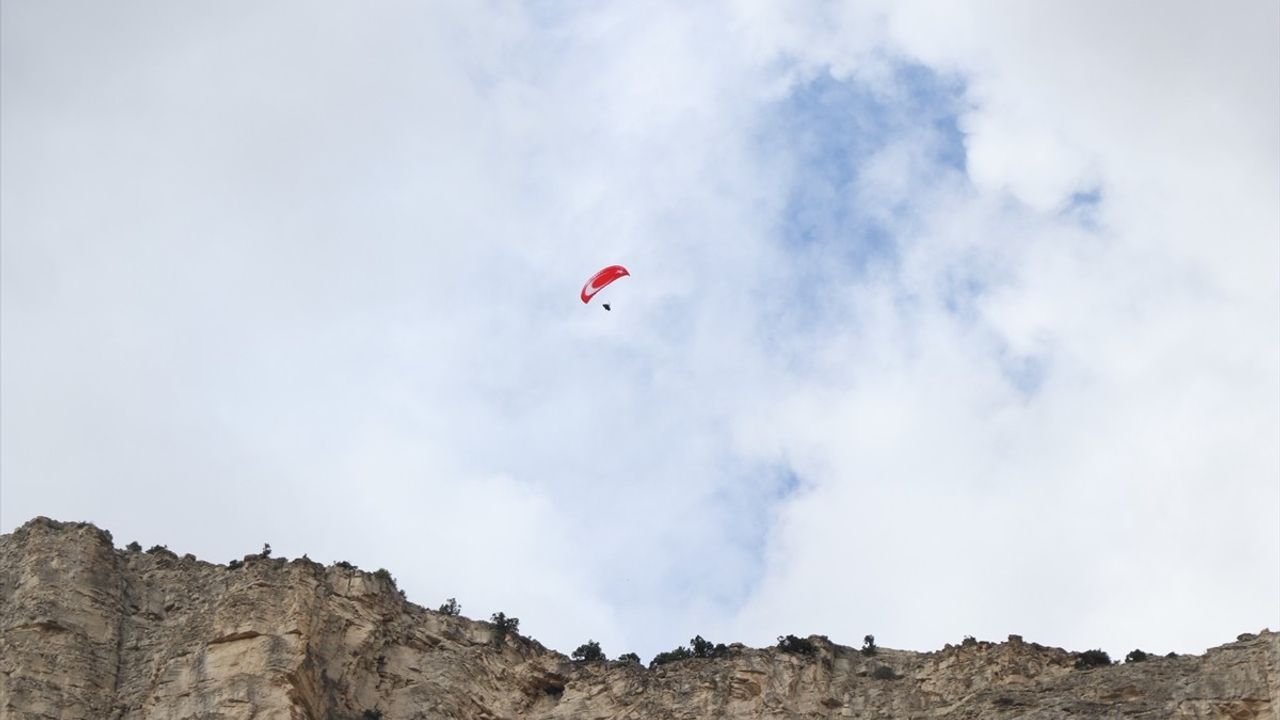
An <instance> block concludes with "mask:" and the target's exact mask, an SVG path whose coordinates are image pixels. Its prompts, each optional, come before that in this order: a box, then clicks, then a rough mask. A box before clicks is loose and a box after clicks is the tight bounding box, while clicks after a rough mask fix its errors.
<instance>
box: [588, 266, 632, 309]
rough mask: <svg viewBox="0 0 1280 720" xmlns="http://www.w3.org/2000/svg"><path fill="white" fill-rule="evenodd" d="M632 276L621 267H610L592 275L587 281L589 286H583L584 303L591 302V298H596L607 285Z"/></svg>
mask: <svg viewBox="0 0 1280 720" xmlns="http://www.w3.org/2000/svg"><path fill="white" fill-rule="evenodd" d="M630 274H631V273H629V272H627V269H626V268H624V267H622V266H621V265H610V266H609V267H607V268H605V269H603V270H601V271H600V272H598V273H596V274H595V275H592V276H591V279H590V280H588V281H587V284H586V285H583V286H582V302H584V303H588V302H591V298H593V297H595V294H596V293H598V292H600V291H601V290H603V289H604V288H605V286H606V285H608V284H609V283H611V282H613V281H614V280H617V279H618V278H620V277H623V276H625V275H630Z"/></svg>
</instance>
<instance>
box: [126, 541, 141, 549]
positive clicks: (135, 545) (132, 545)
mask: <svg viewBox="0 0 1280 720" xmlns="http://www.w3.org/2000/svg"><path fill="white" fill-rule="evenodd" d="M124 549H125V550H128V551H129V552H142V546H141V545H139V544H138V541H137V540H134V541H133V542H131V543H129V544H128V545H125V546H124Z"/></svg>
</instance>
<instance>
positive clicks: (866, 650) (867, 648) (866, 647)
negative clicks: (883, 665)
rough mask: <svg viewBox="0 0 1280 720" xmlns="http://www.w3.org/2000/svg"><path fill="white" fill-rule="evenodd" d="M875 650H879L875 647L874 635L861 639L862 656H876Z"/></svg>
mask: <svg viewBox="0 0 1280 720" xmlns="http://www.w3.org/2000/svg"><path fill="white" fill-rule="evenodd" d="M876 650H879V648H877V647H876V636H875V635H867V636H866V637H864V638H862V654H863V655H866V656H867V657H871V656H872V655H875V654H876Z"/></svg>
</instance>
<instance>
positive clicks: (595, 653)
mask: <svg viewBox="0 0 1280 720" xmlns="http://www.w3.org/2000/svg"><path fill="white" fill-rule="evenodd" d="M569 657H571V658H573V659H574V660H584V661H592V660H604V659H605V656H604V651H603V650H601V649H600V643H598V642H596V641H595V640H588V641H587V642H586V643H585V644H583V645H579V646H578V649H577V650H574V651H573V654H572V655H570V656H569Z"/></svg>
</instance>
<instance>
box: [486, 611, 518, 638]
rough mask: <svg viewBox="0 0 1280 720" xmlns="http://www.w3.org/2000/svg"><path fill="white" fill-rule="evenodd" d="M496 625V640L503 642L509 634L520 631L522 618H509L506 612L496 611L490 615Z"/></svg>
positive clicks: (494, 636) (491, 620) (490, 619)
mask: <svg viewBox="0 0 1280 720" xmlns="http://www.w3.org/2000/svg"><path fill="white" fill-rule="evenodd" d="M489 621H490V622H492V623H493V626H494V631H495V632H494V635H493V639H494V642H498V643H500V642H502V641H503V640H504V639H506V637H507V635H510V634H517V635H518V634H519V633H520V618H514V617H512V618H509V617H507V616H506V614H505V613H501V612H496V613H494V614H493V615H490V616H489Z"/></svg>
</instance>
